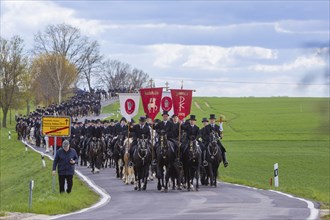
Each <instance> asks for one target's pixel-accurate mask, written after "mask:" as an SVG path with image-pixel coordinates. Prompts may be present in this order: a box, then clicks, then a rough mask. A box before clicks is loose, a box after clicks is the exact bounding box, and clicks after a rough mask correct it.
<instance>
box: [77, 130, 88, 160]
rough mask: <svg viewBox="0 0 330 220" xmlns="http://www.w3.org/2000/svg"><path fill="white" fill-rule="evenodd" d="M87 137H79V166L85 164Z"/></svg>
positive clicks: (86, 158)
mask: <svg viewBox="0 0 330 220" xmlns="http://www.w3.org/2000/svg"><path fill="white" fill-rule="evenodd" d="M88 143H89V139H88V138H87V137H86V136H85V137H84V136H81V137H80V144H79V145H80V166H87V161H88Z"/></svg>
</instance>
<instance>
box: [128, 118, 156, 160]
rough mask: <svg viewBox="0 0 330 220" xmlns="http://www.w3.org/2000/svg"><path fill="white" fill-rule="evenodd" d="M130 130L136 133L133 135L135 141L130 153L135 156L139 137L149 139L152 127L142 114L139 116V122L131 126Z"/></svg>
mask: <svg viewBox="0 0 330 220" xmlns="http://www.w3.org/2000/svg"><path fill="white" fill-rule="evenodd" d="M130 132H132V133H134V135H133V142H132V144H131V148H130V155H131V158H133V153H134V150H135V147H136V144H137V139H142V138H144V139H149V140H150V136H151V135H150V128H149V125H148V124H147V123H146V117H144V116H141V117H140V118H139V124H136V125H134V126H133V127H131V128H130Z"/></svg>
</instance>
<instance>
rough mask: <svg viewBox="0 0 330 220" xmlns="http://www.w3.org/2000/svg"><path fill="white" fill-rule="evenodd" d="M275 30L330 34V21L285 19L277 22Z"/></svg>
mask: <svg viewBox="0 0 330 220" xmlns="http://www.w3.org/2000/svg"><path fill="white" fill-rule="evenodd" d="M274 25H275V30H276V31H277V32H279V33H286V34H329V21H321V20H302V21H297V20H283V21H278V22H276V23H275V24H274Z"/></svg>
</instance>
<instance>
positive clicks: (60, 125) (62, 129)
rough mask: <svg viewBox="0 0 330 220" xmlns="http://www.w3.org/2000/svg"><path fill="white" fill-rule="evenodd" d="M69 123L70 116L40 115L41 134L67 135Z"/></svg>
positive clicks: (68, 134) (68, 133)
mask: <svg viewBox="0 0 330 220" xmlns="http://www.w3.org/2000/svg"><path fill="white" fill-rule="evenodd" d="M70 125H71V117H49V116H46V117H42V135H47V136H53V137H59V136H61V137H68V136H70V129H71V127H70Z"/></svg>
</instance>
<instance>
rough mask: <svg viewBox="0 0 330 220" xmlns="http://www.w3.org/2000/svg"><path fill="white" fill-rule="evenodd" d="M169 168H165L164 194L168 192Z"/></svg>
mask: <svg viewBox="0 0 330 220" xmlns="http://www.w3.org/2000/svg"><path fill="white" fill-rule="evenodd" d="M169 171H170V168H169V167H166V175H165V192H167V191H168V182H169V180H170V172H169Z"/></svg>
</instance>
